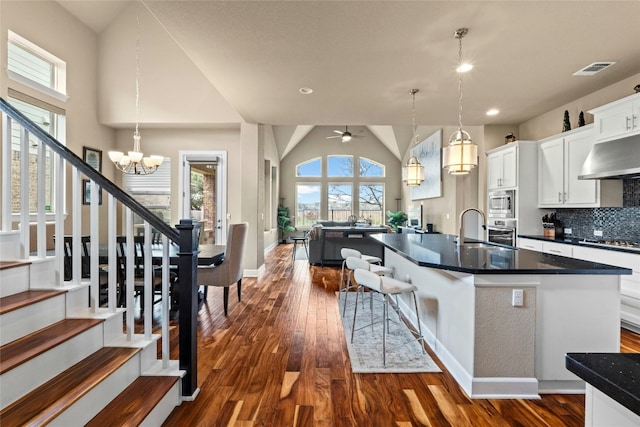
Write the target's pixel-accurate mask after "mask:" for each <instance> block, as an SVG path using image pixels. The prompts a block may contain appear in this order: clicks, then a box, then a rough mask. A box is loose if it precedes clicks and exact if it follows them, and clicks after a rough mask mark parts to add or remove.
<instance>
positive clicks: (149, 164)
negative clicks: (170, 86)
mask: <svg viewBox="0 0 640 427" xmlns="http://www.w3.org/2000/svg"><path fill="white" fill-rule="evenodd" d="M139 7H140V6H139V3H138V4H137V5H136V24H137V30H136V130H135V132H134V133H133V150H132V151H129V152H128V153H127V154H124V153H123V152H122V151H109V159H111V161H112V162H113V164H114V165H115V167H116V168H117V169H118V170H120V171H121V172H124V173H126V174H131V175H149V174H152V173H154V172H155V171H156V170H158V167H160V165H161V164H162V161H163V160H164V157H162V156H156V155H151V156H147V157H145V156H144V154H142V150H141V149H140V131H139V129H138V126H139V125H138V116H139V114H140V13H139Z"/></svg>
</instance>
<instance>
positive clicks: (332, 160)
mask: <svg viewBox="0 0 640 427" xmlns="http://www.w3.org/2000/svg"><path fill="white" fill-rule="evenodd" d="M327 176H353V157H352V156H327Z"/></svg>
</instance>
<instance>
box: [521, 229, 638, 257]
mask: <svg viewBox="0 0 640 427" xmlns="http://www.w3.org/2000/svg"><path fill="white" fill-rule="evenodd" d="M518 237H522V238H523V239H531V240H540V241H542V242H551V243H562V244H564V245H573V246H580V247H585V248H591V249H602V250H605V251H616V252H624V253H627V254H634V255H640V251H637V250H633V249H627V248H624V247H620V246H602V245H597V244H591V243H589V242H585V243H580V241H582V240H584V239H582V238H579V237H567V238H562V239H556V238H551V237H545V236H538V235H529V234H518Z"/></svg>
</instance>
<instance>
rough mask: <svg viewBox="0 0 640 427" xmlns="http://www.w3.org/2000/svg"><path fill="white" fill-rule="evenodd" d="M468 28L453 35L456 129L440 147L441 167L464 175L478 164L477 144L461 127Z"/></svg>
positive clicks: (458, 30) (466, 69)
mask: <svg viewBox="0 0 640 427" xmlns="http://www.w3.org/2000/svg"><path fill="white" fill-rule="evenodd" d="M468 31H469V30H468V29H466V28H459V29H457V30H456V31H455V33H454V37H455V38H456V39H458V62H459V65H458V68H457V70H458V95H459V97H458V130H457V131H456V132H454V133H453V135H451V137H450V138H449V145H448V146H446V147H444V148H443V149H442V167H443V168H445V169H447V171H448V172H449V174H451V175H466V174H468V173H470V172H471V169H473V168H474V167H476V166H478V146H477V145H476V144H474V143H473V141H471V136H470V135H469V134H468V133H467V132H465V131H464V130H463V129H462V73H463V72H465V71H469V70H470V69H471V67H470V66H469V65H465V64H463V63H462V38H463V37H464V36H465V35H467V33H468Z"/></svg>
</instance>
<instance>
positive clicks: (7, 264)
mask: <svg viewBox="0 0 640 427" xmlns="http://www.w3.org/2000/svg"><path fill="white" fill-rule="evenodd" d="M29 264H31V261H0V270H7V269H9V268H16V267H22V266H23V265H29Z"/></svg>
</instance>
